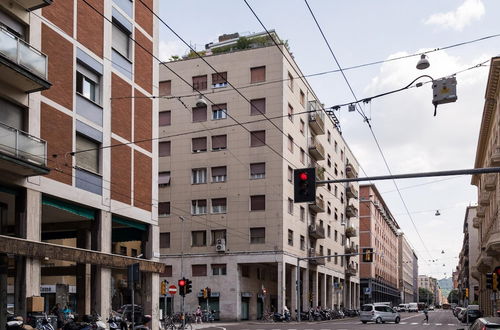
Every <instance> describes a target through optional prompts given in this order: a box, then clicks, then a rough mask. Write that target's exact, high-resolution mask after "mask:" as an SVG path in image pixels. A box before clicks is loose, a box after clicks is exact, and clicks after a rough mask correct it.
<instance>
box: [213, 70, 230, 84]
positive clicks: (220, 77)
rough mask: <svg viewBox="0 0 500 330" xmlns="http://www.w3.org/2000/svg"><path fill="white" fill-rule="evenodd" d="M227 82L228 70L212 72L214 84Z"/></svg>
mask: <svg viewBox="0 0 500 330" xmlns="http://www.w3.org/2000/svg"><path fill="white" fill-rule="evenodd" d="M226 82H227V72H219V73H218V74H217V73H212V84H214V85H215V84H224V83H226Z"/></svg>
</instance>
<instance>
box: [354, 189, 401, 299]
mask: <svg viewBox="0 0 500 330" xmlns="http://www.w3.org/2000/svg"><path fill="white" fill-rule="evenodd" d="M359 196H360V217H359V222H360V239H361V243H360V247H361V248H373V249H374V252H375V257H374V258H373V262H370V263H368V262H361V257H360V258H359V260H360V263H361V273H360V281H361V291H362V292H361V302H362V303H373V302H391V303H392V305H397V304H399V303H400V293H399V289H398V287H399V274H398V245H399V244H398V236H399V235H400V234H401V230H400V228H399V225H398V223H397V222H396V220H395V219H394V217H393V215H392V213H391V211H390V210H389V208H388V206H387V205H386V204H385V201H384V199H383V198H382V196H381V195H380V192H379V191H378V189H377V187H376V186H375V185H374V184H368V185H361V186H360V192H359Z"/></svg>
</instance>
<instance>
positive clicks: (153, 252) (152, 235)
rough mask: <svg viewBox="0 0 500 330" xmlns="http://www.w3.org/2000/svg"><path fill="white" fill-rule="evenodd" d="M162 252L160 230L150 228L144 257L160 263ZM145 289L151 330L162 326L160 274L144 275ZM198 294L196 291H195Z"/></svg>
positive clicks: (152, 226)
mask: <svg viewBox="0 0 500 330" xmlns="http://www.w3.org/2000/svg"><path fill="white" fill-rule="evenodd" d="M158 251H160V228H159V227H158V226H155V225H150V226H149V233H148V241H147V243H146V248H145V251H144V256H145V257H146V258H147V259H150V260H151V261H159V253H158ZM142 277H143V283H144V289H142V290H141V291H142V301H143V306H142V307H143V308H144V311H145V312H146V314H149V315H151V317H152V319H151V329H158V328H159V326H160V323H159V322H160V274H158V273H142ZM194 291H195V292H196V289H195V290H194Z"/></svg>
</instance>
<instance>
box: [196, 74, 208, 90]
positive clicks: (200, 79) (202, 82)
mask: <svg viewBox="0 0 500 330" xmlns="http://www.w3.org/2000/svg"><path fill="white" fill-rule="evenodd" d="M204 89H207V76H206V75H204V76H196V77H193V90H204Z"/></svg>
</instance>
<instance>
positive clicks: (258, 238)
mask: <svg viewBox="0 0 500 330" xmlns="http://www.w3.org/2000/svg"><path fill="white" fill-rule="evenodd" d="M265 242H266V228H264V227H259V228H250V243H252V244H264V243H265Z"/></svg>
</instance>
